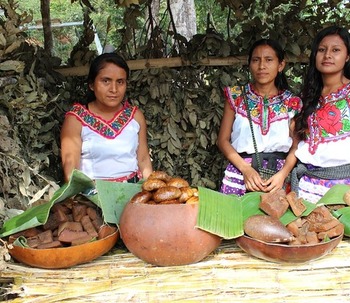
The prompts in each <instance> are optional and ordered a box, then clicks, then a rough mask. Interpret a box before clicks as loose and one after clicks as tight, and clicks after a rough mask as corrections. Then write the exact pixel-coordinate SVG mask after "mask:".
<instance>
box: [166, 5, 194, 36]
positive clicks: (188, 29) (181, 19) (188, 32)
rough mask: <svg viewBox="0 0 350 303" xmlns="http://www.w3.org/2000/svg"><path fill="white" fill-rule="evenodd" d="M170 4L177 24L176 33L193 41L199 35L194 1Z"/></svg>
mask: <svg viewBox="0 0 350 303" xmlns="http://www.w3.org/2000/svg"><path fill="white" fill-rule="evenodd" d="M169 3H170V9H171V13H172V17H173V19H174V24H175V29H174V31H175V32H176V33H178V34H180V35H182V36H184V37H185V38H186V39H187V40H191V39H192V37H193V36H194V35H195V34H196V33H197V25H196V9H195V5H194V0H181V1H179V0H170V1H169Z"/></svg>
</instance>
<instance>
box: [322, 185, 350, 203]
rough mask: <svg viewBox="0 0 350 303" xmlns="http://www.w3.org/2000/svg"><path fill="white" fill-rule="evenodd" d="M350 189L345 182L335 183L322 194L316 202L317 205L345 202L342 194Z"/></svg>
mask: <svg viewBox="0 0 350 303" xmlns="http://www.w3.org/2000/svg"><path fill="white" fill-rule="evenodd" d="M348 190H350V186H349V185H346V184H336V185H334V186H332V187H331V188H330V189H329V190H328V191H327V192H326V193H325V194H324V196H323V197H322V198H321V199H320V200H319V201H318V202H317V204H318V205H335V204H346V203H345V201H344V194H345V193H346V192H347V191H348Z"/></svg>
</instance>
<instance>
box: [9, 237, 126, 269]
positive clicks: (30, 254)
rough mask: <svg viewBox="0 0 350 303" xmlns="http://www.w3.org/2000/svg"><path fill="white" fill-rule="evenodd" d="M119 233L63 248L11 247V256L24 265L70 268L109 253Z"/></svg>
mask: <svg viewBox="0 0 350 303" xmlns="http://www.w3.org/2000/svg"><path fill="white" fill-rule="evenodd" d="M118 238H119V231H116V232H114V233H113V234H111V235H109V236H107V237H106V238H103V239H101V240H97V241H93V242H89V243H85V244H81V245H77V246H70V247H62V248H49V249H34V248H25V247H20V246H16V245H11V246H12V248H9V253H10V255H11V256H12V257H13V258H14V259H15V260H17V261H19V262H22V263H24V264H27V265H30V266H33V267H39V268H47V269H59V268H68V267H72V266H74V265H78V264H82V263H87V262H90V261H92V260H94V259H96V258H98V257H100V256H102V255H103V254H105V253H107V252H108V251H109V250H110V249H112V247H113V246H114V245H115V244H116V242H117V240H118Z"/></svg>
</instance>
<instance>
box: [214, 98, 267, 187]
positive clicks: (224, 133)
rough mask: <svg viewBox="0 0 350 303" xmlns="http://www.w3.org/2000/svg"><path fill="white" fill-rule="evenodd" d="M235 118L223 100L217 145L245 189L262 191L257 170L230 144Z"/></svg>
mask: <svg viewBox="0 0 350 303" xmlns="http://www.w3.org/2000/svg"><path fill="white" fill-rule="evenodd" d="M234 120H235V112H234V111H233V110H232V109H231V107H230V104H229V103H228V102H225V105H224V114H223V117H222V120H221V125H220V131H219V135H218V140H217V146H218V147H219V149H220V151H221V152H222V153H223V155H224V156H225V157H226V159H227V160H228V161H230V162H231V163H232V164H233V165H234V166H235V167H236V168H237V169H239V170H240V171H241V172H242V174H243V178H244V183H245V185H246V188H247V190H250V191H259V190H261V191H263V190H264V186H263V185H262V180H261V178H260V176H259V174H258V172H257V171H256V170H255V169H254V168H252V166H251V165H250V164H249V163H247V162H246V161H244V159H243V158H242V157H241V156H240V155H239V154H238V153H237V151H236V150H235V149H234V148H233V147H232V145H231V142H230V141H231V132H232V125H233V122H234Z"/></svg>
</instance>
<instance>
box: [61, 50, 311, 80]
mask: <svg viewBox="0 0 350 303" xmlns="http://www.w3.org/2000/svg"><path fill="white" fill-rule="evenodd" d="M287 62H291V63H296V62H300V63H307V58H306V56H304V55H301V56H297V57H290V58H287ZM246 63H247V56H232V57H225V58H208V57H207V58H204V59H202V60H199V61H198V63H194V62H190V61H188V60H183V59H182V58H181V57H172V58H157V59H139V60H128V61H127V64H128V66H129V68H130V70H140V69H146V68H163V67H167V68H175V67H183V66H190V65H193V66H196V65H198V66H235V65H244V64H246ZM56 71H57V72H59V73H60V74H62V75H63V76H65V77H69V76H86V75H87V74H88V72H89V65H83V66H74V67H62V68H59V69H56Z"/></svg>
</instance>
